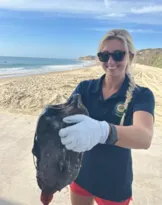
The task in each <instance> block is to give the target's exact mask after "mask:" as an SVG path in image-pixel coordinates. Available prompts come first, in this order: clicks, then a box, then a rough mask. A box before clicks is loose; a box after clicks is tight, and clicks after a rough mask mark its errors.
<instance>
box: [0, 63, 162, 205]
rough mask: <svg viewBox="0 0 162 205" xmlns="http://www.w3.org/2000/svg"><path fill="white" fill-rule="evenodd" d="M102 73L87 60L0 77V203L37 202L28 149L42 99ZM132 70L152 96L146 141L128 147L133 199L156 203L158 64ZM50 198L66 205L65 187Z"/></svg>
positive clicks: (161, 118) (161, 132) (161, 158)
mask: <svg viewBox="0 0 162 205" xmlns="http://www.w3.org/2000/svg"><path fill="white" fill-rule="evenodd" d="M102 73H103V71H102V69H101V68H100V67H98V66H93V67H89V68H85V69H84V70H83V69H79V70H73V71H66V72H60V73H59V72H58V73H53V74H44V75H39V76H28V77H21V78H17V79H16V78H15V79H5V80H4V79H3V80H1V81H0V109H1V114H0V130H1V133H0V140H1V144H0V162H1V166H0V182H1V183H0V205H31V204H35V205H36V204H41V203H40V200H39V196H40V190H39V189H38V187H37V184H36V181H35V169H34V164H33V161H32V155H31V147H32V142H33V141H32V140H33V139H32V138H33V135H34V130H35V124H36V120H37V115H38V114H39V113H40V112H41V109H42V107H43V106H44V105H46V104H49V103H53V104H57V103H61V102H65V100H66V99H67V97H68V96H69V95H70V94H71V92H72V91H73V89H74V88H75V86H76V85H77V84H78V83H79V82H80V81H81V80H84V79H89V78H96V77H99V76H100V75H101V74H102ZM133 73H134V77H135V80H136V82H137V83H138V84H140V85H144V86H148V87H149V88H151V90H152V91H153V92H154V94H155V100H156V110H155V120H156V121H155V134H154V138H153V143H152V146H151V148H150V149H149V150H144V151H143V150H140V151H139V150H135V151H134V150H133V157H134V158H133V159H134V160H133V163H134V185H133V186H134V187H133V188H134V202H133V204H134V205H161V202H162V195H161V192H162V166H161V165H162V148H161V147H162V128H161V124H162V92H161V91H160V88H162V69H159V68H154V67H149V66H143V65H135V67H134V71H133ZM52 204H57V205H70V200H69V189H68V187H66V188H65V189H64V190H62V191H61V193H57V194H56V196H55V197H54V200H53V203H52ZM52 204H51V205H52Z"/></svg>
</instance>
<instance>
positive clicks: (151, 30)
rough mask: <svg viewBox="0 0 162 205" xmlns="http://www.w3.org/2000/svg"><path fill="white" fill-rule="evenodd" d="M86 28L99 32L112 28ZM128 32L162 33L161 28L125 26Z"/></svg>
mask: <svg viewBox="0 0 162 205" xmlns="http://www.w3.org/2000/svg"><path fill="white" fill-rule="evenodd" d="M87 29H88V30H94V31H99V32H106V31H108V30H111V29H113V28H110V27H96V28H87ZM125 29H126V30H128V31H129V32H130V33H162V30H153V29H129V28H125Z"/></svg>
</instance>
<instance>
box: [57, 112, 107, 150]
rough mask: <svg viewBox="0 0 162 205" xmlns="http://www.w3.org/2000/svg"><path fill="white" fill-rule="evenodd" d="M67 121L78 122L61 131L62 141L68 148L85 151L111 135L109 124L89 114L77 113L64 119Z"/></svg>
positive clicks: (103, 141)
mask: <svg viewBox="0 0 162 205" xmlns="http://www.w3.org/2000/svg"><path fill="white" fill-rule="evenodd" d="M63 121H64V122H65V123H77V124H75V125H72V126H69V127H66V128H62V129H61V130H60V131H59V136H60V137H61V142H62V144H64V145H65V146H66V148H67V149H68V150H73V151H76V152H85V151H87V150H90V149H92V148H93V147H94V146H95V145H96V144H98V143H103V144H104V143H105V141H106V140H107V138H108V135H109V129H110V127H109V124H108V123H107V122H106V121H98V120H95V119H92V118H91V117H89V116H86V115H82V114H77V115H73V116H68V117H65V118H64V119H63Z"/></svg>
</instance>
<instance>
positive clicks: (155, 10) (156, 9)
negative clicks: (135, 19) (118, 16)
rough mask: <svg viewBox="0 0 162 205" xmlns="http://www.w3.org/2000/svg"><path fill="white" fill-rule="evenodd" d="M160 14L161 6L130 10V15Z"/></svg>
mask: <svg viewBox="0 0 162 205" xmlns="http://www.w3.org/2000/svg"><path fill="white" fill-rule="evenodd" d="M160 12H162V5H154V6H145V7H143V8H137V9H136V8H132V9H131V13H134V14H146V13H160Z"/></svg>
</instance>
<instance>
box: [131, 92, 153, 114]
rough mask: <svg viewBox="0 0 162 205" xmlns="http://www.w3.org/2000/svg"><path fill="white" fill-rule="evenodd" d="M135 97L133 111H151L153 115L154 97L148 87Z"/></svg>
mask: <svg viewBox="0 0 162 205" xmlns="http://www.w3.org/2000/svg"><path fill="white" fill-rule="evenodd" d="M135 98H136V99H135V104H134V108H133V112H136V111H145V112H149V113H151V114H152V115H153V117H154V111H155V97H154V94H153V92H152V91H151V90H150V89H149V88H144V89H142V91H140V93H139V94H138V95H137V96H136V97H135Z"/></svg>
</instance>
